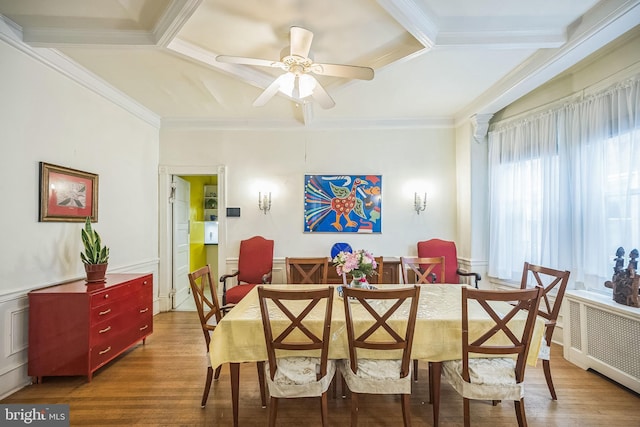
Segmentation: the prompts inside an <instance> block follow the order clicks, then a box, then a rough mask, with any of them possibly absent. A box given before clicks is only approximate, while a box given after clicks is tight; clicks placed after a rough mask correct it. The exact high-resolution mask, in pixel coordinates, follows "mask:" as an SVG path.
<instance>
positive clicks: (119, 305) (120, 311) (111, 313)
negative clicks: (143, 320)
mask: <svg viewBox="0 0 640 427" xmlns="http://www.w3.org/2000/svg"><path fill="white" fill-rule="evenodd" d="M126 296H127V295H125V297H126ZM128 296H129V297H131V295H128ZM138 304H139V303H138V302H137V301H136V300H135V299H133V298H120V299H115V300H111V301H109V302H108V303H106V304H103V305H99V306H97V307H93V308H91V315H90V325H91V327H93V325H97V324H98V323H103V322H105V321H108V320H111V319H113V318H115V317H118V316H123V315H129V313H130V312H131V310H132V309H133V307H135V306H137V305H138ZM136 311H137V310H136Z"/></svg>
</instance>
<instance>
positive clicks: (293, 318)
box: [258, 286, 336, 427]
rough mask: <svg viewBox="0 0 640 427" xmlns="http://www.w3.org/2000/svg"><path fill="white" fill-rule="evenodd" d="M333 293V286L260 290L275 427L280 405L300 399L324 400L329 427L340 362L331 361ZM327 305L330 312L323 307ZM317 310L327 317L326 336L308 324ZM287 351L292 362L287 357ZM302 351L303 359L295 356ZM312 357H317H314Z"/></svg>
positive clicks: (271, 416)
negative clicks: (333, 386) (284, 400)
mask: <svg viewBox="0 0 640 427" xmlns="http://www.w3.org/2000/svg"><path fill="white" fill-rule="evenodd" d="M333 293H334V291H333V287H331V286H329V287H326V288H323V289H315V290H300V291H298V290H296V291H291V290H276V289H268V288H266V287H264V286H259V287H258V298H259V303H260V314H261V316H262V324H263V327H264V336H265V342H266V345H267V357H268V363H267V365H266V369H265V373H266V377H267V385H268V387H269V393H270V394H271V400H270V404H269V426H271V427H273V426H275V425H276V417H277V413H278V399H282V398H299V397H320V406H321V416H322V425H323V426H327V425H328V406H327V403H328V402H327V390H328V388H329V385H330V384H331V382H332V380H333V377H334V375H335V373H336V362H335V360H329V359H328V356H329V338H330V332H331V311H332V307H333ZM322 301H324V304H325V306H324V307H322V305H321V304H320V302H322ZM314 310H315V311H320V313H322V312H324V322H323V323H322V329H321V331H320V333H316V332H314V331H312V328H311V326H309V325H308V324H307V323H306V319H307V317H308V316H309V315H310V314H311V313H313V312H314ZM284 351H286V352H287V356H286V357H282V355H281V352H284ZM296 351H299V352H301V355H300V356H292V355H291V353H292V352H296ZM309 352H313V353H316V355H315V356H313V357H310V356H309ZM279 356H280V357H279Z"/></svg>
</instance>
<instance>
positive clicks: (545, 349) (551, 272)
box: [520, 262, 571, 400]
mask: <svg viewBox="0 0 640 427" xmlns="http://www.w3.org/2000/svg"><path fill="white" fill-rule="evenodd" d="M570 274H571V273H570V272H569V271H562V270H556V269H553V268H548V267H542V266H540V265H533V264H529V263H528V262H525V263H524V268H523V269H522V281H521V282H520V288H522V289H527V288H531V287H538V288H541V289H542V290H543V292H542V297H541V301H540V306H539V307H538V316H540V317H542V318H544V319H546V324H545V334H544V343H543V346H542V347H541V349H540V353H539V355H538V357H539V358H540V359H542V368H543V370H544V376H545V379H546V380H547V386H548V388H549V393H550V394H551V398H552V399H553V400H557V398H558V396H557V395H556V390H555V387H554V385H553V378H552V377H551V366H550V362H549V360H550V358H551V354H550V352H551V347H550V346H551V340H552V338H553V331H554V330H555V327H556V321H557V320H558V314H559V313H560V306H561V305H562V299H563V297H564V292H565V290H566V289H567V284H568V283H569V275H570ZM530 278H533V280H531V281H530V280H529V279H530ZM552 291H553V292H552ZM554 292H555V296H554V299H553V302H552V301H551V300H550V298H549V296H550V295H551V294H553V293H554Z"/></svg>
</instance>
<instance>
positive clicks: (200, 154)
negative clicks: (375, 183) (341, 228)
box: [160, 129, 456, 258]
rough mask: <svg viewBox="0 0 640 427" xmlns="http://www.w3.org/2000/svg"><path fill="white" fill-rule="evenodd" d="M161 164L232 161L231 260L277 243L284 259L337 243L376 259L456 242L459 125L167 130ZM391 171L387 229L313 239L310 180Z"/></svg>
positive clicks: (324, 251) (385, 179)
mask: <svg viewBox="0 0 640 427" xmlns="http://www.w3.org/2000/svg"><path fill="white" fill-rule="evenodd" d="M160 147H161V148H160V163H161V164H162V165H172V166H203V165H224V166H225V168H226V189H220V191H226V194H225V195H226V197H225V199H226V203H227V206H232V207H240V208H241V217H240V218H228V219H227V222H226V227H227V234H226V241H225V242H222V243H221V245H227V248H226V254H227V257H237V254H238V250H239V242H240V240H242V239H244V238H247V237H250V236H252V235H256V234H258V235H262V236H265V237H267V238H271V239H274V240H275V249H274V257H276V258H280V257H286V256H329V254H330V249H331V246H332V245H333V244H334V243H335V242H341V241H344V242H348V243H350V244H351V245H352V246H353V247H357V248H360V247H362V248H366V249H368V250H370V251H372V252H373V253H374V254H376V255H383V256H400V255H408V254H415V252H416V242H417V241H418V240H423V239H426V238H430V237H441V238H446V239H452V240H453V239H454V238H455V236H456V177H455V175H456V174H455V142H454V132H453V129H411V130H406V129H405V130H402V129H361V130H322V131H321V130H304V129H301V130H282V131H277V130H256V131H240V130H238V131H230V130H229V131H221V130H184V129H181V130H178V129H173V130H171V129H163V130H162V133H161V145H160ZM313 173H317V174H380V175H382V192H383V201H382V233H381V234H374V235H354V234H348V233H346V234H339V233H323V234H320V233H316V234H309V233H303V195H304V188H303V187H304V175H305V174H313ZM417 182H424V183H426V185H427V191H428V193H429V194H428V204H427V209H426V211H425V212H422V213H421V214H420V215H417V214H416V212H415V210H413V195H414V185H413V184H415V183H417ZM260 183H266V184H268V185H270V187H271V188H272V192H273V194H272V199H273V204H272V208H271V211H270V212H269V213H268V214H267V215H264V214H263V213H262V211H260V210H259V209H258V206H257V199H258V191H259V190H260V188H261V184H260Z"/></svg>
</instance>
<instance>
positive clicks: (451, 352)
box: [210, 284, 544, 368]
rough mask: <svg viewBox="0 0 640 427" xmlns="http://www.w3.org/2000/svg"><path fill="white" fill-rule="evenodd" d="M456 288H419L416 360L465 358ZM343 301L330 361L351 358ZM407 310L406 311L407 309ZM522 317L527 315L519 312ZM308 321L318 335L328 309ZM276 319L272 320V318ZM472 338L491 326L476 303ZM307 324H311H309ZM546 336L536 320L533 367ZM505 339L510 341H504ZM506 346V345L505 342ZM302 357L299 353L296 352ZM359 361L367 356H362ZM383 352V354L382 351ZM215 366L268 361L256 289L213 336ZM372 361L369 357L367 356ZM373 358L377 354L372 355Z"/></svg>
mask: <svg viewBox="0 0 640 427" xmlns="http://www.w3.org/2000/svg"><path fill="white" fill-rule="evenodd" d="M268 286H270V287H274V288H278V289H312V288H318V287H322V286H329V285H268ZM376 286H378V287H380V288H382V287H387V286H388V287H398V286H403V285H376ZM462 286H464V285H457V284H432V285H423V286H421V287H420V300H419V306H418V318H417V321H416V330H415V334H414V341H413V351H412V354H411V357H412V359H420V360H426V361H432V362H439V361H444V360H453V359H460V358H461V357H462V332H461V322H462V321H461V319H462V311H461V310H462V304H461V300H462V292H461V287H462ZM343 304H344V302H343V300H342V298H340V297H338V294H337V292H336V294H335V295H334V301H333V312H332V319H331V342H330V343H329V358H330V359H347V358H348V357H349V352H348V344H347V329H346V324H345V317H344V305H343ZM500 304H503V306H504V312H505V313H506V312H508V311H509V310H511V308H512V307H511V306H510V305H509V304H507V303H499V304H494V308H499V307H500ZM359 310H363V308H362V307H361V306H360V305H359V304H357V303H353V306H352V314H353V317H354V323H356V329H357V328H358V326H357V321H358V317H359V316H358V312H359ZM405 312H408V307H407V309H406V310H405ZM405 312H403V311H402V308H401V309H400V312H399V314H398V316H397V318H396V319H395V321H398V322H402V321H405V322H406V317H407V316H406V315H405V316H404V318H403V314H404V313H405ZM521 314H523V313H521ZM308 319H309V320H311V319H314V322H312V323H310V324H309V325H311V326H310V328H311V329H312V330H314V329H315V328H317V329H315V330H314V332H316V333H319V331H320V329H321V328H322V323H323V320H324V306H321V305H318V307H316V309H314V311H313V312H312V313H310V315H309V317H308ZM272 320H273V319H272ZM512 322H515V324H517V325H518V327H522V326H521V325H522V324H523V323H524V315H522V316H520V317H516V318H514V319H513V320H512V321H511V322H510V323H509V325H510V327H515V324H514V323H512ZM469 324H470V332H469V334H470V337H471V338H473V337H477V336H479V334H477V333H474V328H480V329H482V330H483V331H484V330H486V326H483V325H487V324H490V325H493V324H494V323H493V321H492V320H490V318H489V316H488V315H487V314H486V313H485V312H484V310H483V309H482V308H481V307H480V306H479V305H477V304H475V303H474V304H470V305H469ZM309 325H308V326H309ZM543 333H544V320H543V319H538V320H537V321H536V326H535V330H534V336H533V340H532V344H531V349H530V351H529V358H528V360H527V362H528V364H529V365H535V363H536V360H537V356H538V352H539V349H540V342H541V340H542V336H543ZM505 340H506V338H505ZM504 342H505V343H507V341H504ZM297 354H300V353H297ZM359 354H360V356H361V357H368V356H367V355H366V354H364V353H359ZM378 354H379V353H378ZM210 357H211V365H212V366H213V367H214V368H216V367H217V366H219V365H222V364H224V363H228V362H256V361H261V360H266V359H267V351H266V345H265V340H264V331H263V327H262V319H261V318H260V308H259V305H258V292H257V288H254V289H253V290H251V292H250V293H249V294H247V296H246V297H244V298H243V299H242V301H240V303H239V304H238V305H237V306H236V307H234V308H233V309H232V310H231V311H230V312H229V313H228V314H227V315H226V316H225V317H224V318H223V319H222V321H221V322H220V324H219V325H218V326H217V327H216V329H215V331H214V332H213V335H212V339H211V345H210ZM369 357H370V356H369ZM374 357H375V356H374Z"/></svg>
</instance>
